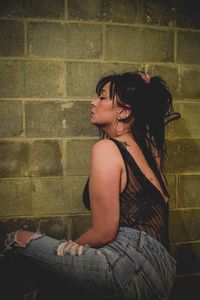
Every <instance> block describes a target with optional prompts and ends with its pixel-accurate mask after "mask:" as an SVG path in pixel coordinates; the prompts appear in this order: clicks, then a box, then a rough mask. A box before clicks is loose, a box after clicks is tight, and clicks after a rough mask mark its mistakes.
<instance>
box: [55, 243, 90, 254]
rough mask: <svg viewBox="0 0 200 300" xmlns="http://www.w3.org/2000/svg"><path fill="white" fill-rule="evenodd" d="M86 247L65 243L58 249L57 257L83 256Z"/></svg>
mask: <svg viewBox="0 0 200 300" xmlns="http://www.w3.org/2000/svg"><path fill="white" fill-rule="evenodd" d="M84 247H85V246H83V245H79V244H77V243H76V242H73V241H68V242H63V243H61V244H60V245H59V246H58V248H57V255H58V256H64V255H65V254H68V255H71V256H77V255H82V254H83V249H84Z"/></svg>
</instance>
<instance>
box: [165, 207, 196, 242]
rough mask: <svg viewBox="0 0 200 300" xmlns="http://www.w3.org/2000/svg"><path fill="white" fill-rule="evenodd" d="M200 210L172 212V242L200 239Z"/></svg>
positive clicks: (170, 224)
mask: <svg viewBox="0 0 200 300" xmlns="http://www.w3.org/2000/svg"><path fill="white" fill-rule="evenodd" d="M199 226H200V209H187V210H182V209H181V210H171V211H170V215H169V232H170V241H171V242H176V243H178V242H189V241H197V240H199V239H200V231H199V230H197V228H199Z"/></svg>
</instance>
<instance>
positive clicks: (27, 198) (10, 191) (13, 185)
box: [0, 178, 32, 217]
mask: <svg viewBox="0 0 200 300" xmlns="http://www.w3.org/2000/svg"><path fill="white" fill-rule="evenodd" d="M0 199H1V201H0V216H1V217H7V216H22V215H31V214H32V205H31V186H30V180H28V179H25V178H23V179H0Z"/></svg>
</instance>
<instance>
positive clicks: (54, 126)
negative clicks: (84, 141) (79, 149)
mask: <svg viewBox="0 0 200 300" xmlns="http://www.w3.org/2000/svg"><path fill="white" fill-rule="evenodd" d="M44 116H45V118H44ZM25 124H26V136H29V137H64V136H79V135H82V136H84V135H86V136H96V135H97V128H96V127H94V126H93V125H92V124H91V123H90V102H86V101H67V102H60V101H41V102H40V101H32V102H30V101H28V102H26V105H25Z"/></svg>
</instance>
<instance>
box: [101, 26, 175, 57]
mask: <svg viewBox="0 0 200 300" xmlns="http://www.w3.org/2000/svg"><path fill="white" fill-rule="evenodd" d="M173 48H174V36H173V32H172V31H164V30H163V31H162V30H157V29H149V28H134V27H126V26H106V32H105V58H106V59H107V60H121V61H133V62H138V61H140V62H172V61H173V59H174V57H173Z"/></svg>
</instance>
